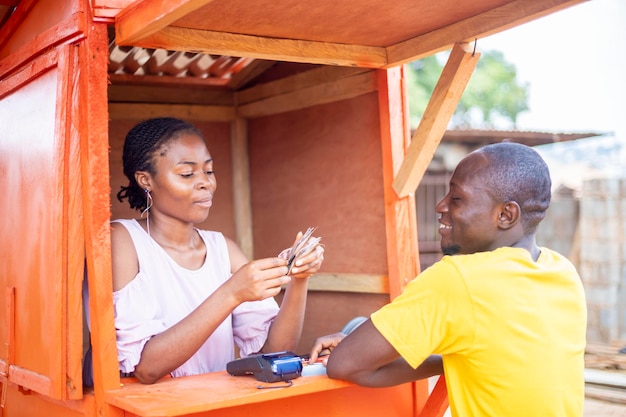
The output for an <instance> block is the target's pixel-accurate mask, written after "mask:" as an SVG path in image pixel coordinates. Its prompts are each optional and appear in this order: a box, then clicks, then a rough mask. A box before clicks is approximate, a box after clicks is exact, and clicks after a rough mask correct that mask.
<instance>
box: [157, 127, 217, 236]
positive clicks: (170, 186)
mask: <svg viewBox="0 0 626 417" xmlns="http://www.w3.org/2000/svg"><path fill="white" fill-rule="evenodd" d="M153 167H154V171H155V175H154V176H151V187H150V188H151V194H152V199H153V205H152V207H151V208H150V212H151V213H152V214H154V215H158V214H163V215H166V216H169V217H174V218H176V219H179V220H180V221H183V222H191V223H194V224H195V223H201V222H203V221H204V220H206V218H207V216H208V215H209V210H210V208H211V205H212V202H213V195H214V193H215V190H216V188H217V181H216V179H215V174H214V172H213V159H212V158H211V154H210V153H209V150H208V148H207V146H206V144H205V142H204V140H202V138H200V137H199V136H197V135H196V134H194V133H182V134H180V135H179V136H178V137H177V138H175V139H172V140H171V141H169V142H168V143H167V144H165V145H164V146H163V147H161V148H160V149H158V150H157V151H156V152H155V154H154V156H153Z"/></svg>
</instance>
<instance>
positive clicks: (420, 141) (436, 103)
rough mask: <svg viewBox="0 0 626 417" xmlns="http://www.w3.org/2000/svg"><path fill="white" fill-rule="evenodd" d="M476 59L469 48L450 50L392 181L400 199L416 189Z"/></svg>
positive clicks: (460, 47) (464, 46) (477, 54)
mask: <svg viewBox="0 0 626 417" xmlns="http://www.w3.org/2000/svg"><path fill="white" fill-rule="evenodd" d="M479 57H480V54H479V53H474V52H472V48H471V47H470V45H469V44H456V45H455V46H454V48H453V49H452V53H451V54H450V57H449V59H448V62H447V63H446V66H445V67H444V69H443V72H442V73H441V76H440V78H439V81H438V82H437V85H436V86H435V90H434V91H433V94H432V96H431V98H430V101H429V102H428V106H426V110H425V111H424V116H422V120H421V121H420V124H419V126H418V127H417V129H416V130H415V133H414V135H413V140H412V141H411V146H409V150H408V152H407V155H406V158H404V161H403V162H402V166H401V167H400V170H399V171H398V175H397V176H396V179H395V180H394V183H393V188H394V189H395V190H396V192H397V193H398V195H399V196H400V197H404V196H407V195H409V194H412V193H414V192H415V190H416V189H417V186H418V185H419V182H420V180H421V179H422V176H423V175H424V172H425V171H426V168H427V167H428V164H429V163H430V161H431V160H432V158H433V155H434V154H435V150H436V149H437V146H438V145H439V142H441V138H442V137H443V134H444V133H445V132H446V128H447V126H448V123H449V122H450V119H451V118H452V115H453V114H454V110H455V109H456V106H457V104H458V103H459V100H460V99H461V95H462V94H463V91H464V90H465V87H466V86H467V83H468V82H469V79H470V77H471V75H472V73H473V71H474V68H475V67H476V63H477V62H478V58H479Z"/></svg>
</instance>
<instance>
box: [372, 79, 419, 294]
mask: <svg viewBox="0 0 626 417" xmlns="http://www.w3.org/2000/svg"><path fill="white" fill-rule="evenodd" d="M404 80H405V78H404V68H403V67H398V68H393V69H388V70H379V71H378V101H379V103H380V104H379V105H380V110H379V112H380V129H381V146H382V151H383V152H382V156H383V161H382V164H383V187H384V188H383V191H384V198H385V225H386V226H385V228H386V237H387V264H388V273H389V289H390V294H391V298H392V299H393V298H395V297H397V296H398V295H399V294H400V293H402V291H403V290H404V287H405V286H406V284H408V283H409V281H411V280H412V279H413V278H415V276H416V275H417V274H418V273H419V252H418V249H417V242H418V239H417V226H416V223H417V220H416V213H415V197H414V196H413V195H407V196H403V197H401V198H398V196H397V195H396V193H395V192H394V191H393V188H392V185H393V180H394V178H395V172H397V170H398V169H399V166H400V165H401V163H402V161H403V160H404V158H405V153H406V148H407V146H408V138H409V126H408V120H409V116H408V102H407V97H406V86H405V85H404Z"/></svg>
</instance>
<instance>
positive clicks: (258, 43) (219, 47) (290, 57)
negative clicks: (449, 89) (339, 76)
mask: <svg viewBox="0 0 626 417" xmlns="http://www.w3.org/2000/svg"><path fill="white" fill-rule="evenodd" d="M116 42H117V43H118V45H130V44H131V42H130V41H129V40H128V39H126V38H120V37H118V38H116ZM132 45H135V46H142V47H144V48H153V49H159V48H161V49H168V50H177V51H187V52H201V53H205V54H213V55H228V56H238V57H250V58H257V59H265V60H270V61H289V62H305V63H313V64H324V65H339V66H352V67H364V68H382V67H384V66H385V65H387V52H386V51H385V48H382V47H374V46H360V45H346V44H339V43H329V42H315V41H304V40H294V39H279V38H266V37H261V36H251V35H240V34H235V33H223V32H214V31H208V30H198V29H189V28H181V27H174V26H168V27H165V28H163V29H161V30H160V31H158V32H156V33H154V34H152V35H150V36H148V37H145V38H142V39H140V40H137V41H133V42H132Z"/></svg>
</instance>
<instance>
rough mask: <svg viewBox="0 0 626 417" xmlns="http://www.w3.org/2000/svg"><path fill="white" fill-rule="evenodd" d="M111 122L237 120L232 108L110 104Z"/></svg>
mask: <svg viewBox="0 0 626 417" xmlns="http://www.w3.org/2000/svg"><path fill="white" fill-rule="evenodd" d="M109 114H110V116H111V120H122V119H150V118H152V117H162V116H169V117H178V118H180V119H184V120H199V121H204V122H230V121H232V120H234V119H235V109H234V107H231V106H203V105H187V104H146V103H109Z"/></svg>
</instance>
